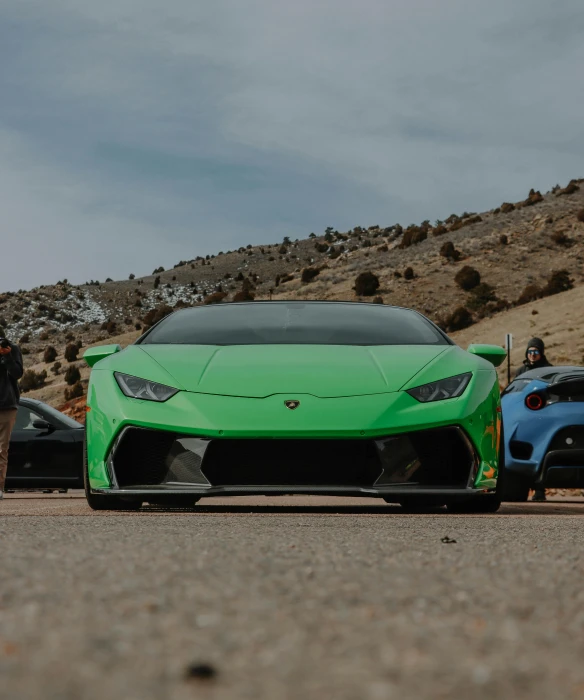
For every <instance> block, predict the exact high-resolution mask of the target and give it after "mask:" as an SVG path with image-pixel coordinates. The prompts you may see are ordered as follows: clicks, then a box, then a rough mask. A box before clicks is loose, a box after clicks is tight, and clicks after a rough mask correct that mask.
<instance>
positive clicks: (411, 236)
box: [399, 226, 428, 248]
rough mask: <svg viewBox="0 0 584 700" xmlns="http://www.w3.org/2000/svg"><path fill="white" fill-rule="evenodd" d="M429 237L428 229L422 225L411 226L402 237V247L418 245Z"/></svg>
mask: <svg viewBox="0 0 584 700" xmlns="http://www.w3.org/2000/svg"><path fill="white" fill-rule="evenodd" d="M426 238H428V229H427V228H422V227H421V226H409V227H408V228H407V229H406V230H405V231H404V235H403V237H402V240H401V243H400V245H399V247H400V248H409V247H410V246H412V245H417V244H418V243H421V242H422V241H425V240H426Z"/></svg>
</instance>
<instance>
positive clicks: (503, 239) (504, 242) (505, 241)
mask: <svg viewBox="0 0 584 700" xmlns="http://www.w3.org/2000/svg"><path fill="white" fill-rule="evenodd" d="M499 243H500V244H501V245H508V243H509V238H508V237H507V234H506V233H502V234H501V235H500V236H499Z"/></svg>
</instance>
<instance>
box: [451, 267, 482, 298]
mask: <svg viewBox="0 0 584 700" xmlns="http://www.w3.org/2000/svg"><path fill="white" fill-rule="evenodd" d="M454 281H455V282H456V284H457V285H458V286H459V287H460V288H461V289H464V291H465V292H470V290H471V289H473V288H474V287H476V286H477V285H478V284H480V283H481V275H480V272H479V271H478V270H475V268H474V267H470V265H465V266H464V267H462V268H461V269H460V270H459V271H458V272H457V273H456V275H455V276H454Z"/></svg>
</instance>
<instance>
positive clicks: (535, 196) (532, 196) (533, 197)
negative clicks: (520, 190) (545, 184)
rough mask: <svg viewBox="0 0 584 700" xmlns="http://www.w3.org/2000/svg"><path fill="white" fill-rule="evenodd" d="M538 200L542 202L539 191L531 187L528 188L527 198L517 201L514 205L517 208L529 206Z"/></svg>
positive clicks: (537, 202)
mask: <svg viewBox="0 0 584 700" xmlns="http://www.w3.org/2000/svg"><path fill="white" fill-rule="evenodd" d="M539 202H543V197H542V194H541V192H537V191H536V190H534V189H531V190H529V194H528V195H527V199H524V200H523V201H522V202H517V204H516V207H517V208H518V209H521V208H522V207H531V206H533V205H534V204H539Z"/></svg>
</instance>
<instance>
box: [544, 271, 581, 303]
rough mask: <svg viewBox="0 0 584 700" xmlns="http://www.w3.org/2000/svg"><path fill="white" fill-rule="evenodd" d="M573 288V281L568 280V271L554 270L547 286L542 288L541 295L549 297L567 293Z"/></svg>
mask: <svg viewBox="0 0 584 700" xmlns="http://www.w3.org/2000/svg"><path fill="white" fill-rule="evenodd" d="M573 286H574V280H573V279H570V273H569V272H568V270H556V271H555V272H552V274H551V275H550V277H549V279H548V281H547V284H546V285H545V287H544V288H543V290H542V291H543V295H544V296H546V297H550V296H552V295H553V294H559V293H560V292H567V291H568V290H569V289H572V287H573Z"/></svg>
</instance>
